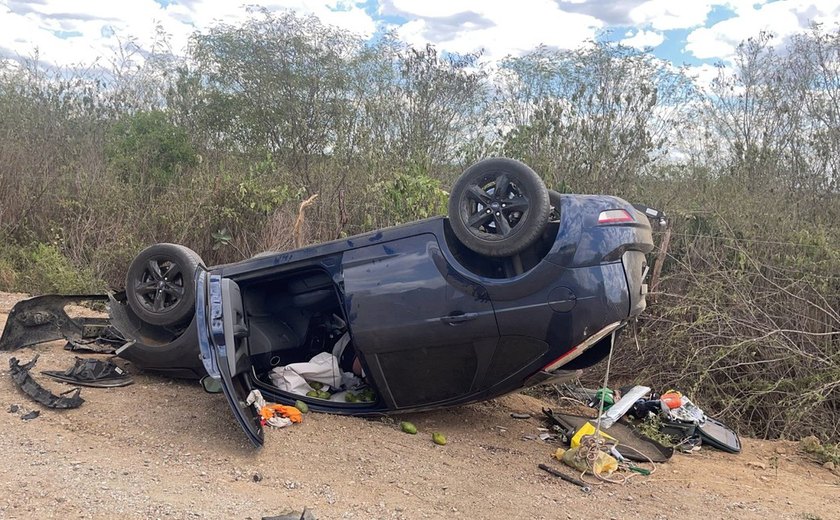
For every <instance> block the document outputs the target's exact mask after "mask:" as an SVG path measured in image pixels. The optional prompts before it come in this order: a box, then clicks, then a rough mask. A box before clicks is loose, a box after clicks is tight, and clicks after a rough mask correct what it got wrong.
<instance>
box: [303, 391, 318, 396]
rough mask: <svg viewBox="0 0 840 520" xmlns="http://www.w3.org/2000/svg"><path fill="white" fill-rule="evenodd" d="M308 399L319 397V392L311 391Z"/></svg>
mask: <svg viewBox="0 0 840 520" xmlns="http://www.w3.org/2000/svg"><path fill="white" fill-rule="evenodd" d="M306 397H318V391H317V390H310V391H308V392H306Z"/></svg>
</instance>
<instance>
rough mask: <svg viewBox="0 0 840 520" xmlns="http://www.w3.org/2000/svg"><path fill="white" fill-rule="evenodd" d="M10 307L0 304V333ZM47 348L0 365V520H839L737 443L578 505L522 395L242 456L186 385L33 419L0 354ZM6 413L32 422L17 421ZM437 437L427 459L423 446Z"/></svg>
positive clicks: (309, 420)
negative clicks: (308, 514) (734, 448)
mask: <svg viewBox="0 0 840 520" xmlns="http://www.w3.org/2000/svg"><path fill="white" fill-rule="evenodd" d="M22 297H23V295H10V294H2V293H0V326H2V325H3V324H4V323H5V315H6V313H7V312H8V311H9V309H10V308H11V306H12V305H13V304H14V302H15V301H17V300H18V299H19V298H22ZM61 346H62V345H61V344H60V343H54V344H49V345H43V346H39V347H37V348H34V349H32V348H30V349H23V350H19V351H17V352H15V353H14V354H12V353H5V352H4V353H0V405H2V408H3V410H2V411H0V456H2V458H3V461H2V463H0V518H9V519H12V518H21V519H29V518H38V519H44V518H103V519H110V518H124V519H129V518H138V519H146V518H187V519H189V518H211V519H216V518H232V519H233V518H237V519H243V518H251V519H259V518H261V517H263V516H272V515H277V514H280V513H282V512H286V511H289V510H295V509H296V510H300V509H302V508H303V507H304V506H308V507H309V508H310V509H311V510H312V511H313V512H314V513H315V515H316V516H317V518H319V519H339V518H357V519H369V518H383V519H385V518H395V519H414V518H470V519H474V518H475V519H483V518H487V519H507V518H511V519H514V518H523V519H540V518H544V519H558V518H559V519H566V518H581V519H583V518H585V519H593V518H616V519H624V518H633V519H671V518H673V519H679V520H682V519H686V518H703V519H712V518H715V519H717V518H738V519H741V518H755V519H762V520H764V519H771V518H790V519H814V518H822V519H825V520H828V519H835V518H840V500H838V499H840V477H838V476H837V475H836V474H833V473H831V472H829V471H827V470H825V469H823V468H821V467H819V466H817V465H815V464H813V463H811V462H808V461H806V460H805V459H803V458H802V457H801V456H800V455H799V454H798V450H797V448H796V445H795V444H794V443H787V442H762V441H756V440H751V439H745V440H744V452H743V453H742V454H740V455H737V456H736V455H727V454H724V453H721V452H717V451H714V450H711V449H704V450H702V451H701V452H700V453H698V454H694V455H691V456H686V455H677V456H675V457H674V459H673V460H672V461H671V462H669V463H667V464H662V465H659V467H658V469H657V471H656V473H655V474H654V475H652V476H651V477H637V478H634V479H632V480H631V481H630V483H628V484H627V485H609V484H605V485H600V486H595V489H594V491H593V492H592V493H591V494H589V495H585V494H583V493H582V492H581V491H580V490H579V489H577V488H576V487H575V486H573V485H571V484H567V483H565V482H563V481H560V480H557V479H554V478H553V477H549V476H547V475H546V474H544V473H543V472H541V471H540V470H538V469H537V464H539V463H546V464H553V462H552V461H551V459H550V457H549V455H550V453H551V452H552V451H553V446H551V445H549V444H547V443H545V442H542V441H539V440H531V439H527V438H525V436H534V435H536V434H537V433H538V430H537V428H539V427H541V426H543V424H542V423H541V421H539V420H538V419H537V418H532V419H528V420H517V419H513V418H511V417H510V413H511V412H532V413H538V412H539V411H540V408H541V406H543V405H544V404H545V403H543V402H541V401H539V400H537V399H534V398H531V397H528V396H522V395H511V396H507V397H505V398H502V399H498V400H496V401H493V402H488V403H481V404H476V405H472V406H465V407H461V408H456V409H451V410H445V411H439V412H433V413H425V414H413V415H411V416H408V420H411V421H413V422H414V423H415V424H416V425H417V428H418V430H419V431H420V433H418V434H417V435H413V436H412V435H408V434H404V433H402V432H400V431H399V430H398V428H397V427H396V425H395V423H394V421H392V420H383V419H379V420H366V419H354V418H347V417H338V416H330V415H324V414H309V415H306V416H305V419H304V422H303V424H300V425H295V426H294V427H291V428H287V429H284V430H273V431H268V432H267V435H266V445H265V447H264V448H263V449H262V450H259V451H257V450H254V449H253V448H251V447H250V445H249V444H248V443H247V440H246V438H245V436H244V435H243V434H242V432H241V431H240V430H239V427H238V426H237V425H236V424H235V422H234V419H233V416H232V414H231V412H230V410H229V409H228V407H227V404H226V403H225V400H224V397H222V396H218V395H209V394H206V393H204V392H203V391H202V390H201V388H200V387H199V386H198V385H197V384H196V383H191V382H183V381H172V380H168V379H164V378H158V377H154V376H149V375H143V374H140V373H136V372H137V371H136V370H134V369H133V367H131V365H126V368H127V369H128V370H129V371H131V372H133V373H134V374H135V380H136V383H135V384H134V385H132V386H129V387H125V388H118V389H92V388H91V389H84V390H83V391H82V397H84V398H85V399H86V402H85V403H84V404H83V405H82V407H81V408H79V409H76V410H67V411H54V410H46V409H41V407H40V406H39V405H37V404H35V403H33V402H31V401H29V400H28V398H27V397H26V396H25V395H23V394H22V393H20V392H19V391H18V390H17V388H15V386H14V385H13V383H12V381H11V379H10V378H9V370H8V360H9V358H10V357H12V355H16V356H17V357H19V358H21V359H23V360H24V361H28V360H29V359H30V358H31V357H32V355H34V353H36V352H39V353H41V360H40V361H39V364H38V366H37V367H36V374H35V375H36V378H38V380H39V381H40V382H41V383H42V384H44V386H47V387H48V388H51V389H52V390H53V391H55V392H60V391H64V390H66V389H67V387H66V386H63V385H61V384H60V383H55V382H52V381H50V380H48V379H46V378H45V377H43V376H40V375H39V374H38V371H40V370H48V369H63V368H65V367H66V366H69V365H70V364H71V363H72V359H73V356H72V354H70V353H68V352H65V351H63V350H62V349H61ZM12 404H18V405H20V406H22V407H24V410H21V411H26V410H29V409H41V415H40V416H39V417H38V418H36V419H34V420H31V421H23V420H21V416H20V415H21V411H18V412H17V413H7V412H6V410H7V409H8V408H9V406H10V405H12ZM433 431H438V432H442V433H444V434H445V435H446V437H447V439H448V441H449V442H448V444H447V445H446V446H436V445H435V444H433V443H432V442H431V438H430V437H431V432H433Z"/></svg>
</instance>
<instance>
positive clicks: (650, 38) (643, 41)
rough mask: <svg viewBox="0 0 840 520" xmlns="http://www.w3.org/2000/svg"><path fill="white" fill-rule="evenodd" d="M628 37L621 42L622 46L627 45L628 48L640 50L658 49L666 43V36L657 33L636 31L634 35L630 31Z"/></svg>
mask: <svg viewBox="0 0 840 520" xmlns="http://www.w3.org/2000/svg"><path fill="white" fill-rule="evenodd" d="M627 36H628V37H627V38H624V39H623V40H621V44H622V45H627V46H628V47H634V48H636V49H639V50H644V49H647V48H649V47H650V48H653V47H657V46H658V45H659V44H661V43H662V42H664V41H665V35H664V34H662V33H660V32H656V31H645V30H640V31H636V34H632V31H628V33H627Z"/></svg>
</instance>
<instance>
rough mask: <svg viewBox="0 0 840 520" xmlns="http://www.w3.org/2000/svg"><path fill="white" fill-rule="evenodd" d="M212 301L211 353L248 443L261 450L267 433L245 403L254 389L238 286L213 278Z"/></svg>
mask: <svg viewBox="0 0 840 520" xmlns="http://www.w3.org/2000/svg"><path fill="white" fill-rule="evenodd" d="M209 299H210V317H209V320H210V324H209V329H210V332H211V334H210V336H211V341H212V351H213V355H214V356H215V361H216V366H217V367H218V371H219V375H220V377H221V383H222V389H223V392H224V394H225V397H226V398H227V400H228V404H229V405H230V407H231V410H233V415H234V417H235V418H236V420H237V422H239V424H240V426H242V429H243V430H245V434H246V435H247V436H248V439H249V440H250V441H251V442H252V443H253V444H254V445H255V446H262V444H263V442H264V432H263V427H262V424H261V422H260V416H259V414H258V413H257V410H256V409H255V408H254V407H253V406H251V405H249V404H248V403H247V402H246V400H247V398H248V394H249V393H250V392H251V390H252V386H251V383H250V381H249V379H248V373H249V368H250V360H249V357H248V354H247V345H246V344H245V336H246V335H247V328H246V326H245V321H244V312H243V307H242V297H241V295H240V292H239V286H237V284H236V282H234V281H233V280H230V279H229V278H222V277H221V276H218V275H211V276H210V283H209ZM199 303H200V302H199Z"/></svg>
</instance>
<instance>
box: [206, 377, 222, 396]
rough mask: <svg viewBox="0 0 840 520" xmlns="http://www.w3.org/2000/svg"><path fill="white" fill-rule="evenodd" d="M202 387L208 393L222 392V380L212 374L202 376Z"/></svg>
mask: <svg viewBox="0 0 840 520" xmlns="http://www.w3.org/2000/svg"><path fill="white" fill-rule="evenodd" d="M201 387H202V388H203V389H204V391H205V392H207V393H208V394H219V393H221V392H222V381H221V379H216V378H214V377H210V376H204V377H202V378H201Z"/></svg>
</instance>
